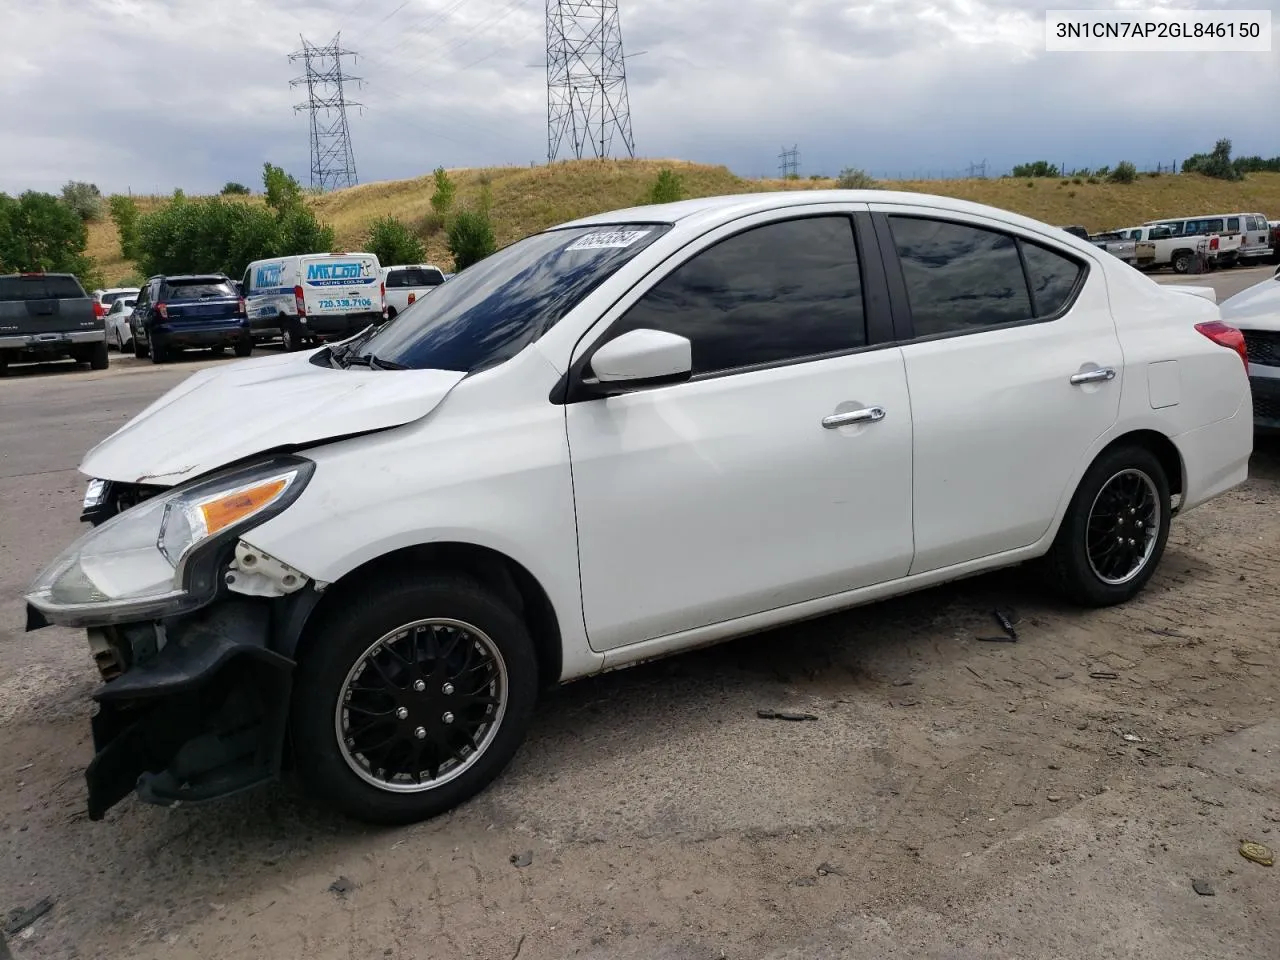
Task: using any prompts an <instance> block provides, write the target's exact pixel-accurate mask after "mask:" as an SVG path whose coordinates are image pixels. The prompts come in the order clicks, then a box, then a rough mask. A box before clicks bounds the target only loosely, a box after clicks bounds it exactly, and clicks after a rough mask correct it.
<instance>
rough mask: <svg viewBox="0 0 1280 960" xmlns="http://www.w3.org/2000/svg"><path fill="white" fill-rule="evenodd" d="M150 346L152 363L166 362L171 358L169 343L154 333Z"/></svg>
mask: <svg viewBox="0 0 1280 960" xmlns="http://www.w3.org/2000/svg"><path fill="white" fill-rule="evenodd" d="M148 346H149V347H150V348H151V362H152V363H164V362H165V361H166V360H168V359H169V347H168V345H167V344H166V343H165V342H164V341H163V340H161V339H160V338H159V337H158V336H156V335H155V334H154V333H153V334H152V335H151V343H150V344H148Z"/></svg>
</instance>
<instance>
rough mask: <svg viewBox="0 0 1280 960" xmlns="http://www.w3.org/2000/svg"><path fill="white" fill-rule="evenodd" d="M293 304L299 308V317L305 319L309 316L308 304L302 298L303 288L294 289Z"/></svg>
mask: <svg viewBox="0 0 1280 960" xmlns="http://www.w3.org/2000/svg"><path fill="white" fill-rule="evenodd" d="M293 302H294V303H295V304H296V305H297V307H298V316H300V317H305V316H306V315H307V302H306V300H304V299H303V298H302V287H301V286H297V287H294V288H293Z"/></svg>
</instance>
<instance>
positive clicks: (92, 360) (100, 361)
mask: <svg viewBox="0 0 1280 960" xmlns="http://www.w3.org/2000/svg"><path fill="white" fill-rule="evenodd" d="M110 363H111V358H110V357H109V356H107V341H106V340H103V341H102V342H101V343H95V344H94V345H93V349H92V350H90V351H89V369H90V370H105V369H107V366H108V365H109V364H110Z"/></svg>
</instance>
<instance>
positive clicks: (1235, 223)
mask: <svg viewBox="0 0 1280 960" xmlns="http://www.w3.org/2000/svg"><path fill="white" fill-rule="evenodd" d="M1227 232H1228V233H1239V232H1240V218H1239V217H1228V218H1227Z"/></svg>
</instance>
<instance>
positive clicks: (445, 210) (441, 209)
mask: <svg viewBox="0 0 1280 960" xmlns="http://www.w3.org/2000/svg"><path fill="white" fill-rule="evenodd" d="M431 177H432V179H433V180H434V181H435V189H434V190H433V191H432V193H431V209H432V210H434V211H435V213H436V215H437V216H438V217H440V222H441V223H442V224H443V223H444V221H445V219H446V218H447V217H448V216H449V214H450V212H451V211H452V210H453V201H454V197H455V196H456V195H457V192H458V188H457V187H455V186H454V184H453V181H452V180H450V179H449V174H448V172H447V171H446V170H445V168H444V167H436V169H435V171H434V172H433V173H432V174H431Z"/></svg>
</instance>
